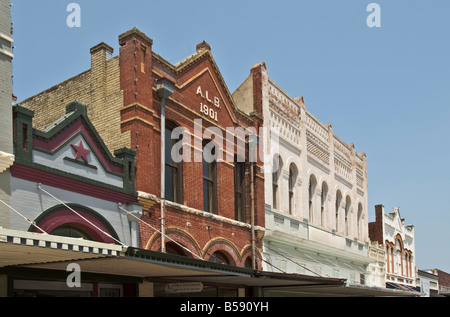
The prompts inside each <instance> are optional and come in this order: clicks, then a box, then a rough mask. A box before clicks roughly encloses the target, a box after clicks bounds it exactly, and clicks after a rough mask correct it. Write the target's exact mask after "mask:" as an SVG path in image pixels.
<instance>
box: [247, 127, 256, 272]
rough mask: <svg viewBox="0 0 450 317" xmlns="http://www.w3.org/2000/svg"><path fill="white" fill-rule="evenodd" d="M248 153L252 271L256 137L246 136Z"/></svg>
mask: <svg viewBox="0 0 450 317" xmlns="http://www.w3.org/2000/svg"><path fill="white" fill-rule="evenodd" d="M247 142H248V147H249V149H248V151H249V161H250V203H251V206H250V213H251V216H250V217H251V219H250V221H251V235H252V237H251V239H252V241H251V242H252V243H251V245H252V269H254V270H255V269H256V245H255V180H254V170H255V162H254V161H255V160H256V157H255V153H256V147H257V146H258V144H259V137H258V135H255V134H253V135H248V136H247Z"/></svg>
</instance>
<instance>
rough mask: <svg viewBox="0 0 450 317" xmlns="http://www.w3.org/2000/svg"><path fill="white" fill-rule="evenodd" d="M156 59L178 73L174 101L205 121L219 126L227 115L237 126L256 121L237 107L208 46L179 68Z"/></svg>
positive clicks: (201, 46)
mask: <svg viewBox="0 0 450 317" xmlns="http://www.w3.org/2000/svg"><path fill="white" fill-rule="evenodd" d="M154 57H155V60H156V61H157V62H158V63H160V64H163V65H164V66H165V67H168V68H169V69H170V70H171V71H172V72H173V73H174V78H173V80H174V82H175V94H174V99H177V100H182V104H183V105H185V106H188V107H190V108H191V110H193V111H194V112H195V113H197V114H198V115H199V116H201V117H203V118H204V119H205V120H209V121H212V122H216V123H217V122H221V121H222V120H224V118H223V116H225V115H227V116H228V117H229V120H231V122H232V123H233V124H236V125H239V124H240V121H241V120H240V119H244V120H245V121H246V124H250V123H251V122H252V121H253V119H252V118H251V117H250V116H249V115H247V114H246V113H244V112H243V111H241V110H240V109H239V108H238V107H237V106H236V104H235V103H234V100H233V97H232V95H231V93H230V91H229V89H228V87H227V85H226V83H225V80H224V78H223V77H222V74H221V73H220V71H219V68H218V66H217V64H216V62H215V60H214V58H213V56H212V53H211V51H210V47H209V45H208V44H207V43H205V42H203V43H201V44H199V45H198V46H197V51H196V52H195V53H194V54H192V55H191V56H189V57H187V58H186V59H184V60H183V61H181V62H179V63H177V64H176V65H171V64H170V63H168V62H167V61H165V60H164V59H162V58H161V57H160V56H158V55H156V54H154ZM155 73H156V74H157V75H160V76H161V77H165V74H162V73H160V74H158V70H155ZM177 93H178V96H179V97H178V96H177ZM186 100H189V102H186ZM205 112H207V113H205ZM220 116H222V118H220ZM238 117H239V118H238Z"/></svg>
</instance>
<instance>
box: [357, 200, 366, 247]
mask: <svg viewBox="0 0 450 317" xmlns="http://www.w3.org/2000/svg"><path fill="white" fill-rule="evenodd" d="M357 221H358V224H357V228H358V229H357V230H358V239H361V240H362V239H363V235H364V231H363V206H362V204H361V203H359V204H358V219H357Z"/></svg>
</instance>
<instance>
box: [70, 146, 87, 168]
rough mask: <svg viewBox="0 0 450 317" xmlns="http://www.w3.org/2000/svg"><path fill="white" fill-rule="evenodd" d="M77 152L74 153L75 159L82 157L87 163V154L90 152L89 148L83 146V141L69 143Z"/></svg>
mask: <svg viewBox="0 0 450 317" xmlns="http://www.w3.org/2000/svg"><path fill="white" fill-rule="evenodd" d="M70 146H71V147H72V148H73V149H74V150H75V151H76V152H77V153H76V154H75V159H76V160H78V159H79V158H81V159H83V161H85V162H86V163H88V159H87V155H88V154H89V153H91V151H90V150H88V149H85V148H84V146H83V142H81V141H80V142H78V145H74V144H71V145H70Z"/></svg>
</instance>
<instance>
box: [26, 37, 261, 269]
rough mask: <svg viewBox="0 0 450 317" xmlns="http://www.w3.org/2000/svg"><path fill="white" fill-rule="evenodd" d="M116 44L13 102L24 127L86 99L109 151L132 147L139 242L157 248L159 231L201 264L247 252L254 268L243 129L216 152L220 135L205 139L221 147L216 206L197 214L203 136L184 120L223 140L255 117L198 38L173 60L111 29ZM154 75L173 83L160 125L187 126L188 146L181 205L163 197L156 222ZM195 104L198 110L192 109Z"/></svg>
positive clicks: (254, 223)
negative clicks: (239, 210)
mask: <svg viewBox="0 0 450 317" xmlns="http://www.w3.org/2000/svg"><path fill="white" fill-rule="evenodd" d="M119 44H120V53H119V55H118V56H117V57H111V54H112V48H110V47H109V46H108V45H106V44H104V43H101V44H99V45H97V46H95V47H93V48H92V49H91V62H92V66H91V69H90V70H87V71H86V72H83V73H81V74H79V75H77V76H75V77H73V78H71V79H68V80H67V81H65V82H63V83H61V84H59V85H57V86H55V87H53V88H50V89H48V90H47V91H44V92H42V93H40V94H38V95H36V96H33V97H31V98H29V99H28V100H25V101H24V102H22V103H21V106H23V107H26V108H29V109H32V110H34V111H35V118H34V121H33V122H34V124H35V125H36V126H37V127H39V128H44V127H45V126H46V125H48V124H49V123H50V122H51V121H53V120H54V119H55V118H57V117H59V116H60V115H61V114H62V113H63V112H64V109H62V108H61V107H59V105H61V104H66V103H69V102H72V101H74V100H77V101H79V102H81V103H83V104H86V105H87V111H88V116H89V118H90V120H91V121H92V123H93V124H94V126H95V127H96V129H97V131H98V133H99V135H100V136H101V137H102V138H103V140H104V142H105V144H106V145H107V146H108V148H109V150H110V151H113V150H114V149H117V148H120V147H129V148H131V149H133V150H135V151H136V152H137V155H136V161H135V162H136V186H135V187H136V190H137V191H138V193H139V202H140V203H141V204H142V206H143V216H142V220H143V221H144V222H145V224H142V225H141V226H140V244H141V247H142V248H145V249H149V250H161V234H160V231H162V232H164V233H165V235H164V237H165V244H166V248H167V249H166V250H167V252H176V253H181V254H184V255H186V256H190V257H195V258H202V259H204V260H210V259H211V256H212V255H213V253H215V252H220V253H221V254H220V255H217V257H218V258H219V259H220V260H221V261H222V262H223V261H225V262H226V263H229V264H232V265H238V266H244V265H247V266H249V265H250V263H251V256H252V254H254V257H253V258H254V259H255V264H256V268H261V261H260V259H261V251H262V250H261V239H262V236H263V232H264V176H263V174H262V172H261V167H262V162H261V161H260V160H259V158H258V161H257V162H255V164H253V166H254V170H253V171H254V177H253V182H252V180H251V177H250V175H251V172H250V168H251V166H252V164H250V163H248V155H249V154H248V144H247V143H246V142H244V144H245V149H244V152H242V151H241V148H242V145H241V144H242V143H241V142H238V140H239V141H241V140H245V137H246V136H245V134H242V135H239V137H238V138H235V139H234V140H233V148H232V149H231V150H230V149H229V148H225V140H222V142H221V141H220V138H216V137H215V138H214V141H216V142H218V143H222V144H223V147H224V153H225V156H224V159H219V160H218V162H217V182H216V183H217V185H216V193H217V211H216V212H215V213H211V212H205V211H204V206H203V179H202V161H201V160H200V161H196V160H197V159H198V157H199V154H200V157H201V154H202V153H201V152H202V138H203V135H200V136H199V135H196V133H195V129H194V120H199V119H201V123H202V129H201V133H204V132H206V131H207V130H205V129H207V128H213V129H216V131H219V132H221V133H222V135H223V136H224V137H225V136H226V134H225V131H226V129H227V128H235V129H236V128H239V127H240V128H242V129H245V128H247V127H253V128H255V131H258V128H259V127H260V126H262V119H261V118H262V116H261V114H260V113H259V111H253V112H250V113H251V114H247V113H244V112H242V111H240V110H238V109H237V107H236V106H235V104H234V102H233V99H232V97H231V94H230V93H229V91H228V88H227V86H226V84H225V82H224V80H223V78H222V76H221V74H220V71H219V69H218V67H217V65H216V63H215V62H214V59H213V56H212V54H211V48H210V46H209V45H208V44H207V43H206V42H203V43H200V44H199V45H198V46H197V47H196V51H195V52H194V53H193V54H192V55H191V56H189V57H188V58H186V59H185V60H183V61H181V62H180V63H178V64H176V65H172V64H170V63H169V62H167V61H166V60H164V59H163V58H162V57H161V56H159V55H157V54H155V53H154V52H153V51H152V44H153V41H152V40H151V39H150V38H148V37H147V36H146V35H145V34H143V33H142V32H140V31H139V30H137V29H132V30H129V31H128V32H125V33H123V34H122V35H120V36H119ZM163 78H164V79H167V80H169V81H170V82H171V83H173V85H174V91H173V93H172V95H171V96H169V97H168V98H167V100H166V101H165V109H166V112H165V117H166V122H168V123H170V124H175V125H176V126H179V127H184V128H186V129H187V131H189V133H187V134H186V135H187V136H188V137H190V141H188V139H184V138H183V145H185V146H186V149H188V150H190V152H191V156H190V159H191V160H190V161H184V162H182V191H183V195H182V201H181V202H178V203H175V202H170V201H166V202H165V208H164V215H165V216H164V226H163V225H162V223H163V222H162V221H161V216H162V213H161V203H160V193H161V179H160V178H161V165H160V164H161V155H160V149H161V104H162V100H161V98H160V97H159V95H158V93H157V85H156V83H157V82H158V80H160V79H163ZM199 91H200V92H199ZM201 104H202V105H206V107H207V108H201ZM58 107H59V108H58ZM204 110H206V111H208V115H205V114H204V113H202V112H204ZM256 110H258V109H256ZM201 111H202V112H201ZM237 153H239V154H241V153H245V154H244V155H245V156H246V164H245V186H244V188H245V190H244V197H245V221H240V220H235V211H234V205H235V204H234V197H235V190H234V161H233V160H232V159H231V160H229V158H230V157H231V158H233V157H234V155H235V154H237ZM227 155H228V156H227ZM226 158H228V159H226ZM252 183H253V185H254V186H253V193H254V195H253V196H252V195H251V194H252V190H251V189H252V187H251V184H252ZM252 197H253V198H254V199H253V200H252ZM252 207H253V208H252ZM252 237H254V239H253V240H252ZM252 242H254V243H253V244H252ZM252 245H253V246H254V247H252ZM216 254H217V253H216Z"/></svg>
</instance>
